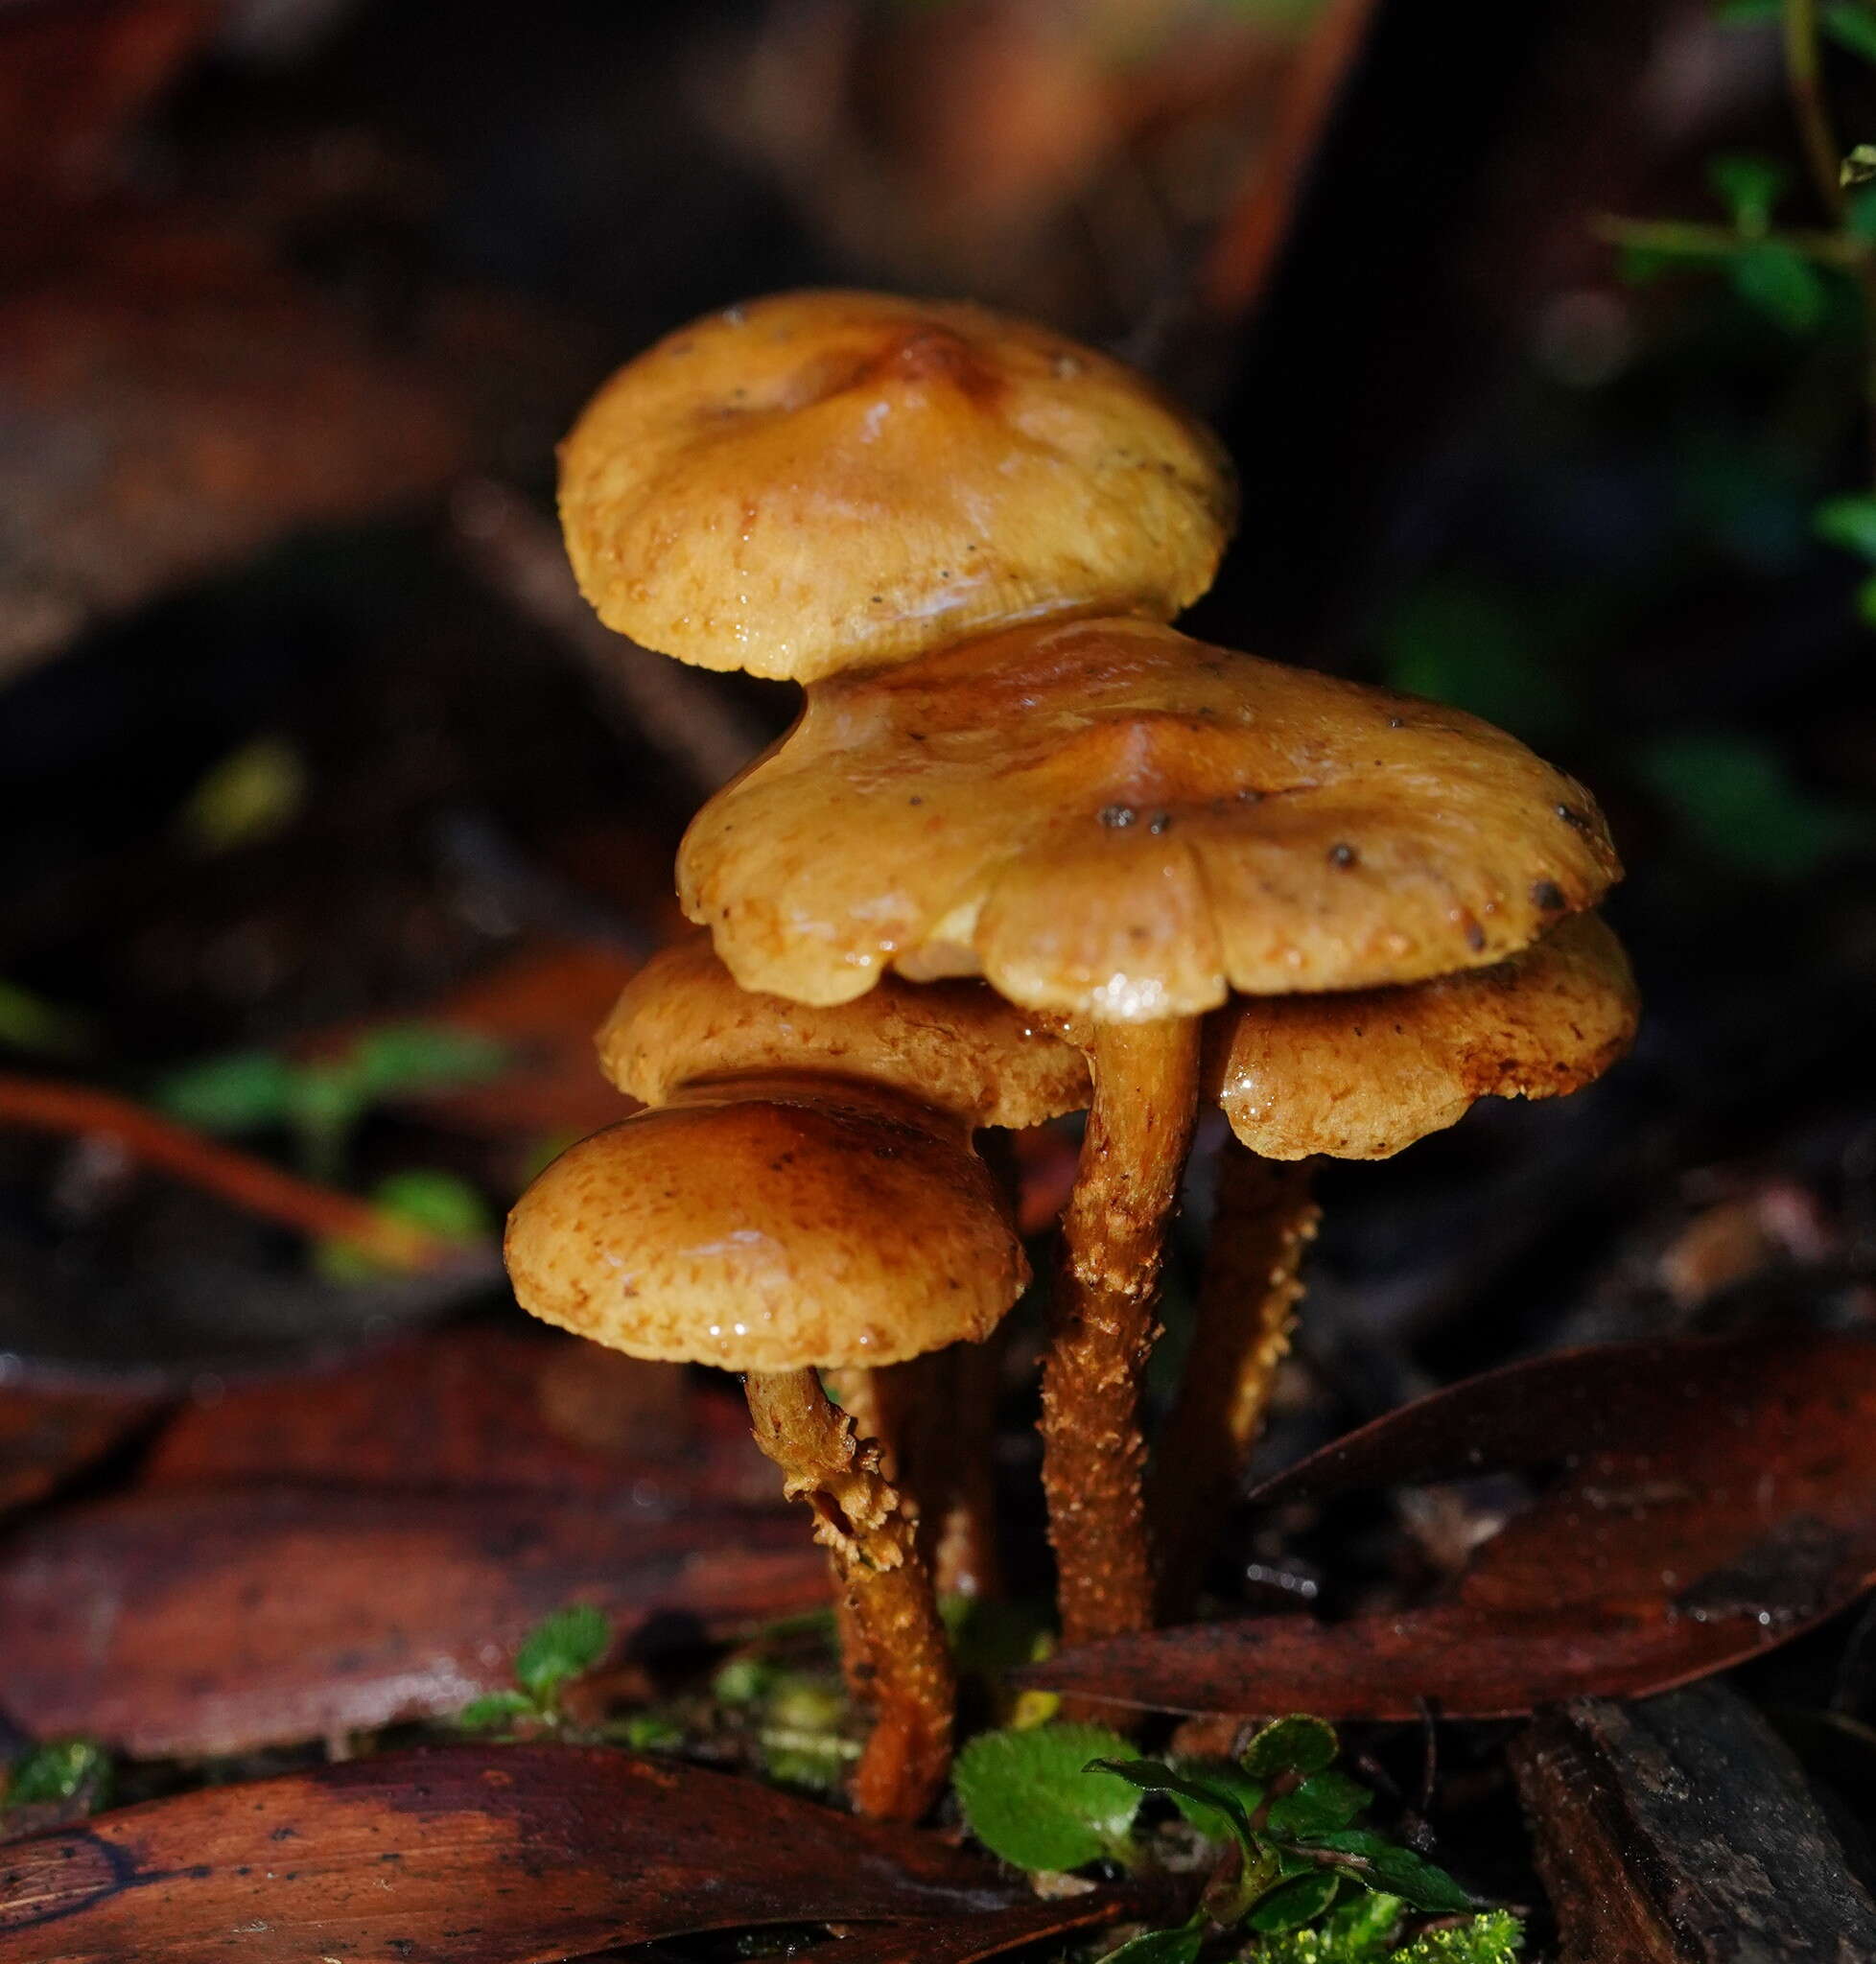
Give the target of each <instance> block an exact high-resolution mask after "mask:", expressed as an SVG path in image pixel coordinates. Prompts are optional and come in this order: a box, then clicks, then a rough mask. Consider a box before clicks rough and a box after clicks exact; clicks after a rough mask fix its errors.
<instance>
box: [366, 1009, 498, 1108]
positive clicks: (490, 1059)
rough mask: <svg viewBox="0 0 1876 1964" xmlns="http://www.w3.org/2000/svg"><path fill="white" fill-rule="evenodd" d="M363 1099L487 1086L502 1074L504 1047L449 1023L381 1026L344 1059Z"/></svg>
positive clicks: (389, 1024) (369, 1031) (474, 1032)
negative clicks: (361, 1091)
mask: <svg viewBox="0 0 1876 1964" xmlns="http://www.w3.org/2000/svg"><path fill="white" fill-rule="evenodd" d="M347 1064H348V1065H349V1067H350V1070H351V1073H352V1075H353V1076H354V1077H356V1079H357V1081H358V1083H359V1086H360V1087H361V1088H362V1090H363V1094H364V1095H365V1097H366V1098H368V1099H370V1100H372V1101H374V1102H375V1101H377V1100H379V1099H382V1098H401V1097H409V1096H410V1095H411V1094H413V1093H415V1092H419V1091H450V1090H458V1089H460V1088H462V1087H465V1086H468V1085H481V1084H487V1083H488V1082H489V1080H490V1079H492V1078H497V1077H500V1076H501V1074H502V1073H503V1072H504V1070H506V1069H507V1067H508V1064H509V1056H508V1051H507V1049H506V1047H505V1046H504V1044H501V1043H498V1042H496V1041H495V1040H494V1039H493V1038H490V1037H484V1036H482V1035H481V1034H480V1033H479V1032H477V1031H475V1030H461V1029H457V1027H456V1026H455V1025H454V1024H451V1023H381V1024H379V1025H378V1027H377V1028H375V1029H371V1030H367V1031H366V1032H365V1033H364V1035H363V1036H362V1037H361V1038H360V1039H359V1040H358V1042H357V1043H356V1044H355V1045H354V1046H353V1048H352V1052H351V1055H350V1057H349V1059H348V1060H347Z"/></svg>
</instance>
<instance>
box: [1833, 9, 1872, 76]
mask: <svg viewBox="0 0 1876 1964" xmlns="http://www.w3.org/2000/svg"><path fill="white" fill-rule="evenodd" d="M1820 25H1821V26H1822V28H1823V30H1824V32H1825V34H1827V35H1829V36H1830V37H1831V39H1832V40H1834V41H1835V42H1836V43H1837V45H1838V46H1839V47H1840V48H1847V49H1848V50H1849V51H1850V53H1851V54H1853V55H1860V56H1862V57H1863V58H1864V60H1865V61H1871V62H1876V14H1872V13H1871V12H1870V11H1869V9H1868V8H1867V7H1864V6H1860V5H1858V0H1831V5H1829V6H1827V7H1826V8H1825V9H1824V11H1823V15H1822V18H1821V22H1820Z"/></svg>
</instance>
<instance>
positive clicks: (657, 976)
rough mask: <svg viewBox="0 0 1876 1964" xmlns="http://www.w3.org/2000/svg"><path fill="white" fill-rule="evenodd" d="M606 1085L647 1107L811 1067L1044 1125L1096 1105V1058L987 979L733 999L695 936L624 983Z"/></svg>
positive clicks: (602, 1035) (1009, 1120) (891, 980)
mask: <svg viewBox="0 0 1876 1964" xmlns="http://www.w3.org/2000/svg"><path fill="white" fill-rule="evenodd" d="M598 1046H599V1065H600V1068H601V1069H602V1070H603V1071H604V1072H605V1074H606V1076H607V1077H608V1078H610V1079H611V1080H612V1082H613V1083H614V1084H615V1085H617V1086H618V1087H619V1088H620V1089H621V1091H623V1092H625V1093H626V1094H627V1095H628V1096H630V1097H633V1098H636V1099H638V1100H639V1102H640V1103H641V1104H645V1105H663V1104H664V1103H665V1102H666V1101H667V1099H668V1098H669V1097H670V1096H671V1094H672V1093H673V1092H674V1091H676V1090H677V1089H678V1088H679V1087H681V1086H683V1085H686V1084H689V1083H692V1082H693V1081H695V1080H697V1079H708V1078H720V1077H726V1076H739V1075H743V1074H746V1073H749V1072H755V1071H775V1070H786V1071H795V1070H812V1071H826V1072H832V1073H836V1074H840V1075H850V1076H853V1077H856V1078H864V1079H866V1080H868V1081H870V1082H872V1083H874V1084H881V1085H886V1086H889V1087H892V1088H894V1089H896V1090H900V1091H903V1092H905V1093H906V1094H907V1095H909V1096H911V1097H915V1098H919V1099H921V1100H923V1101H924V1102H925V1103H926V1104H929V1105H935V1106H937V1107H938V1108H939V1109H940V1110H941V1111H949V1112H951V1113H953V1114H954V1115H955V1116H957V1117H959V1118H962V1119H964V1120H966V1121H967V1122H968V1123H970V1124H972V1125H973V1126H974V1125H997V1126H1009V1127H1021V1126H1029V1125H1040V1124H1042V1123H1043V1122H1044V1120H1045V1119H1050V1118H1059V1117H1061V1116H1062V1115H1063V1114H1064V1113H1065V1112H1069V1111H1083V1110H1085V1109H1086V1107H1087V1105H1088V1101H1089V1079H1088V1061H1087V1059H1086V1057H1085V1056H1084V1055H1083V1053H1082V1052H1081V1051H1080V1050H1078V1049H1076V1048H1075V1047H1074V1046H1073V1045H1072V1044H1070V1043H1068V1042H1066V1041H1064V1040H1063V1039H1062V1038H1061V1037H1060V1036H1059V1035H1057V1034H1056V1033H1055V1031H1054V1029H1053V1028H1051V1027H1050V1026H1049V1025H1048V1024H1047V1023H1045V1022H1044V1020H1043V1019H1042V1018H1039V1017H1034V1016H1032V1015H1030V1014H1029V1013H1028V1012H1027V1011H1024V1010H1021V1009H1019V1008H1017V1007H1016V1006H1015V1005H1014V1004H1013V1003H1009V1002H1005V1001H1004V1000H1003V998H1002V997H1001V996H999V995H998V994H997V993H996V992H995V991H994V990H991V989H987V988H986V987H985V986H984V985H983V984H982V983H981V982H934V983H927V984H924V985H917V984H913V983H910V982H902V981H900V980H899V979H898V978H896V977H894V976H887V977H886V979H885V980H884V981H883V982H881V983H880V985H879V987H878V988H877V989H874V990H872V991H870V992H869V993H868V994H865V995H863V996H861V997H859V998H858V999H857V1000H856V1001H854V1002H850V1003H843V1004H840V1005H838V1006H836V1007H832V1008H813V1007H810V1006H809V1005H808V1004H805V1003H798V1002H789V1001H787V1000H786V999H785V998H784V997H782V996H778V995H758V994H751V993H750V992H749V991H747V990H744V989H739V988H738V987H737V985H736V983H735V981H734V980H733V979H732V977H731V975H730V972H729V970H727V969H726V968H724V966H723V964H722V963H721V962H720V961H719V960H718V959H717V958H716V954H715V950H714V949H713V948H712V947H711V945H710V941H709V938H708V937H707V936H705V935H698V936H697V937H696V938H695V939H694V940H692V941H689V942H686V943H684V944H683V945H682V946H680V947H670V948H666V949H665V950H663V952H661V953H659V954H657V955H655V956H653V957H652V959H651V960H650V961H649V962H647V963H646V964H645V968H644V969H643V970H640V972H639V973H638V974H637V975H635V976H634V977H633V978H632V980H631V981H630V982H629V983H627V984H626V986H625V990H624V993H623V994H621V996H620V998H619V1002H618V1004H617V1006H616V1007H615V1008H614V1010H613V1012H612V1015H611V1016H610V1017H607V1018H606V1021H605V1023H604V1024H603V1025H602V1026H601V1028H600V1031H599V1036H598Z"/></svg>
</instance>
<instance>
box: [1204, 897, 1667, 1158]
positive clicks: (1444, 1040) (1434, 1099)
mask: <svg viewBox="0 0 1876 1964" xmlns="http://www.w3.org/2000/svg"><path fill="white" fill-rule="evenodd" d="M1639 1014H1640V1001H1639V998H1638V996H1637V995H1636V993H1635V978H1634V975H1633V974H1632V972H1631V971H1630V967H1629V959H1628V957H1627V956H1626V955H1625V954H1624V953H1623V951H1622V945H1621V943H1620V942H1618V941H1617V940H1616V938H1615V936H1614V935H1613V934H1612V933H1611V932H1610V931H1609V929H1608V927H1607V926H1606V924H1605V923H1604V922H1603V921H1602V920H1601V919H1599V918H1598V917H1597V916H1596V915H1594V914H1584V915H1580V916H1579V917H1577V918H1576V919H1575V920H1571V921H1565V922H1564V923H1563V924H1561V925H1560V926H1559V927H1557V928H1554V929H1553V930H1552V931H1551V932H1550V933H1549V934H1547V935H1545V936H1544V938H1543V939H1542V940H1541V941H1538V942H1535V943H1534V944H1533V945H1532V946H1531V947H1527V948H1524V949H1522V950H1520V951H1519V952H1518V953H1517V954H1514V955H1512V956H1510V957H1509V958H1508V959H1507V960H1505V961H1502V962H1495V963H1493V964H1492V966H1491V967H1490V968H1489V969H1469V970H1466V971H1465V972H1464V973H1462V974H1457V975H1442V976H1441V977H1439V978H1438V979H1437V980H1435V981H1431V982H1415V983H1410V984H1408V985H1407V986H1405V987H1402V988H1395V989H1362V990H1354V991H1351V992H1348V993H1347V994H1339V995H1284V996H1259V997H1247V998H1244V999H1242V1000H1239V1001H1234V1002H1232V1003H1231V1005H1230V1007H1229V1008H1227V1009H1225V1010H1223V1011H1221V1012H1220V1013H1219V1015H1218V1017H1217V1018H1216V1020H1215V1024H1214V1027H1213V1029H1212V1030H1211V1031H1210V1032H1208V1040H1209V1041H1210V1044H1211V1046H1212V1048H1211V1053H1210V1058H1209V1062H1208V1079H1209V1081H1210V1083H1211V1085H1212V1086H1213V1087H1214V1088H1215V1093H1216V1096H1217V1098H1218V1102H1219V1104H1220V1105H1221V1106H1223V1108H1224V1111H1225V1115H1226V1117H1227V1118H1228V1119H1230V1121H1231V1130H1232V1131H1233V1132H1234V1133H1235V1134H1237V1136H1238V1137H1239V1138H1240V1139H1241V1140H1242V1141H1243V1142H1244V1144H1245V1145H1247V1146H1249V1147H1250V1148H1251V1150H1252V1151H1253V1152H1254V1153H1256V1154H1259V1155H1260V1156H1261V1157H1264V1158H1266V1159H1303V1158H1307V1157H1311V1156H1312V1155H1314V1154H1318V1153H1321V1154H1325V1155H1327V1156H1329V1157H1333V1158H1338V1159H1386V1158H1389V1157H1392V1156H1393V1155H1394V1154H1395V1153H1397V1152H1399V1151H1401V1150H1402V1148H1403V1147H1406V1146H1411V1145H1412V1144H1413V1143H1414V1141H1415V1140H1416V1139H1420V1138H1424V1137H1425V1136H1426V1135H1427V1134H1428V1133H1434V1132H1440V1131H1442V1130H1443V1129H1444V1128H1445V1127H1446V1126H1449V1125H1453V1124H1456V1123H1457V1122H1458V1121H1459V1120H1460V1119H1461V1118H1462V1117H1464V1115H1465V1114H1466V1111H1469V1110H1470V1109H1471V1107H1472V1106H1473V1105H1474V1104H1475V1103H1476V1102H1477V1101H1478V1100H1479V1099H1481V1098H1555V1097H1560V1096H1562V1095H1563V1094H1565V1093H1566V1092H1570V1091H1578V1090H1581V1089H1582V1088H1583V1086H1584V1085H1587V1084H1589V1083H1591V1082H1592V1081H1593V1080H1594V1079H1596V1078H1599V1077H1600V1076H1602V1074H1603V1072H1604V1071H1606V1069H1607V1068H1608V1067H1609V1065H1610V1064H1613V1063H1615V1062H1616V1060H1617V1059H1618V1058H1620V1057H1621V1056H1623V1055H1624V1053H1625V1052H1626V1051H1627V1050H1628V1048H1629V1046H1630V1043H1631V1042H1632V1041H1633V1040H1634V1036H1635V1026H1636V1022H1637V1019H1638V1017H1639Z"/></svg>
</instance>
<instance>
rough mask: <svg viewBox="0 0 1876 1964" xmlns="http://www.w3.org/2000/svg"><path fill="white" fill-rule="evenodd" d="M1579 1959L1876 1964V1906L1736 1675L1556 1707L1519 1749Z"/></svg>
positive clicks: (1547, 1867)
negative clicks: (1663, 1691) (1736, 1688)
mask: <svg viewBox="0 0 1876 1964" xmlns="http://www.w3.org/2000/svg"><path fill="white" fill-rule="evenodd" d="M1513 1765H1514V1766H1515V1768H1516V1772H1517V1780H1518V1788H1519V1790H1520V1791H1521V1793H1522V1794H1523V1796H1524V1805H1525V1809H1526V1811H1527V1812H1528V1813H1529V1814H1530V1816H1531V1821H1532V1826H1533V1828H1534V1830H1535V1832H1536V1837H1537V1863H1538V1867H1539V1869H1540V1870H1541V1871H1542V1874H1543V1878H1544V1882H1545V1886H1546V1887H1547V1888H1548V1889H1549V1891H1550V1895H1551V1901H1552V1903H1553V1905H1554V1906H1555V1907H1556V1911H1557V1918H1558V1922H1559V1926H1560V1928H1561V1929H1562V1933H1563V1939H1564V1950H1563V1958H1564V1964H1863V1960H1864V1959H1867V1958H1870V1957H1876V1904H1872V1903H1871V1901H1870V1898H1869V1895H1868V1893H1867V1891H1866V1890H1865V1889H1864V1886H1863V1884H1862V1883H1861V1882H1858V1881H1857V1880H1856V1878H1855V1877H1854V1876H1853V1875H1852V1874H1851V1873H1850V1871H1849V1870H1848V1868H1847V1867H1846V1866H1845V1864H1844V1860H1843V1851H1842V1849H1841V1846H1840V1845H1839V1843H1838V1840H1837V1836H1836V1835H1835V1834H1833V1833H1832V1831H1831V1827H1830V1824H1829V1822H1828V1821H1827V1820H1826V1819H1825V1817H1824V1814H1823V1812H1822V1811H1821V1810H1820V1809H1819V1808H1818V1806H1817V1801H1816V1800H1815V1799H1814V1798H1813V1797H1812V1795H1811V1793H1810V1791H1809V1790H1808V1789H1807V1788H1806V1786H1805V1783H1804V1776H1803V1774H1802V1772H1801V1771H1800V1770H1799V1768H1798V1764H1797V1762H1796V1760H1795V1759H1794V1757H1793V1756H1792V1754H1791V1752H1790V1751H1789V1750H1788V1749H1787V1748H1786V1746H1785V1745H1784V1744H1783V1743H1782V1742H1780V1741H1779V1739H1778V1738H1777V1737H1776V1735H1775V1734H1774V1733H1773V1732H1772V1731H1771V1729H1770V1727H1769V1726H1768V1725H1767V1724H1766V1723H1765V1721H1764V1720H1763V1719H1761V1718H1760V1717H1759V1716H1758V1714H1757V1713H1756V1712H1755V1711H1753V1709H1752V1708H1751V1707H1750V1706H1749V1705H1747V1703H1746V1702H1745V1700H1744V1699H1742V1698H1740V1697H1739V1696H1737V1695H1735V1694H1734V1693H1732V1692H1730V1691H1728V1690H1726V1689H1725V1687H1724V1686H1722V1685H1717V1684H1704V1685H1697V1686H1692V1687H1690V1688H1688V1689H1687V1690H1684V1691H1678V1692H1674V1693H1671V1694H1670V1695H1667V1696H1666V1697H1660V1698H1652V1699H1650V1700H1649V1701H1648V1702H1647V1703H1645V1704H1640V1705H1619V1704H1615V1703H1612V1702H1610V1701H1608V1700H1606V1699H1601V1698H1584V1699H1580V1700H1578V1701H1577V1702H1576V1703H1574V1704H1572V1705H1569V1706H1566V1707H1564V1708H1563V1709H1562V1710H1560V1711H1558V1712H1553V1713H1549V1714H1546V1715H1545V1716H1544V1717H1543V1718H1541V1719H1538V1720H1537V1722H1536V1724H1535V1725H1533V1726H1532V1727H1531V1729H1530V1731H1529V1732H1527V1733H1526V1734H1525V1735H1524V1737H1523V1738H1522V1739H1521V1740H1520V1741H1519V1742H1518V1743H1517V1744H1516V1746H1514V1748H1513Z"/></svg>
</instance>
